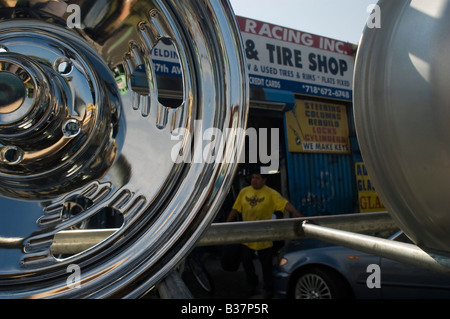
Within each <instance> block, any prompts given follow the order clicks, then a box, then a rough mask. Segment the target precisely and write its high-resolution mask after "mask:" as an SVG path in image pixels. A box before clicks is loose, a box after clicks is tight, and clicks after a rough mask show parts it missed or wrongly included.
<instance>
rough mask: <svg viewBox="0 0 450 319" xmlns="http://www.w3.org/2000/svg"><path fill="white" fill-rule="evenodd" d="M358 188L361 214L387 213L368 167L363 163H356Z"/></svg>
mask: <svg viewBox="0 0 450 319" xmlns="http://www.w3.org/2000/svg"><path fill="white" fill-rule="evenodd" d="M355 174H356V186H357V188H358V200H359V210H360V212H361V213H366V212H380V211H385V210H386V208H385V207H384V205H383V203H382V202H381V199H380V197H379V196H378V194H377V192H376V191H375V187H374V186H373V184H372V182H371V180H370V177H369V174H368V173H367V169H366V166H365V165H364V163H363V162H356V163H355Z"/></svg>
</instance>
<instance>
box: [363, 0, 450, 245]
mask: <svg viewBox="0 0 450 319" xmlns="http://www.w3.org/2000/svg"><path fill="white" fill-rule="evenodd" d="M378 6H379V8H380V9H381V12H380V14H379V15H378V18H380V19H381V20H380V22H381V24H380V28H377V27H366V29H365V30H364V33H363V35H362V38H361V42H360V45H359V49H358V54H357V59H356V68H355V77H354V108H355V122H356V127H357V134H358V139H359V143H360V147H361V152H362V154H363V157H364V161H365V163H366V166H367V169H368V171H369V174H370V176H371V179H372V180H373V181H374V184H375V186H376V190H377V192H378V193H379V194H380V196H381V198H382V200H383V202H384V203H385V205H386V207H387V208H388V210H389V212H390V214H391V215H392V216H393V218H394V219H395V220H396V222H397V223H398V225H399V226H400V227H401V228H402V229H403V230H404V231H405V233H406V234H407V235H408V236H409V237H411V239H413V241H414V242H415V243H417V244H418V245H419V246H422V247H426V248H429V249H433V250H438V251H443V252H449V251H450V248H449V247H450V245H449V244H450V213H449V210H448V207H449V204H450V202H449V198H450V197H449V196H448V189H450V178H449V176H450V165H449V163H450V148H449V147H448V141H449V140H450V129H449V125H448V124H449V123H448V119H449V118H450V105H449V101H450V90H448V88H447V85H448V83H449V80H450V60H449V59H450V57H449V55H448V52H449V51H448V46H449V43H450V38H449V37H450V32H449V31H450V19H449V18H450V3H449V1H446V0H436V1H424V0H412V1H406V0H405V1H384V0H383V1H379V2H378Z"/></svg>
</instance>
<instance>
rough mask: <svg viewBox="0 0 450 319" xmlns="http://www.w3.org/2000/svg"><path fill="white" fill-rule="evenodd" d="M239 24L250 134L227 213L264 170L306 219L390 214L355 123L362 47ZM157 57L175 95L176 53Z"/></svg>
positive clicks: (157, 52)
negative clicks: (253, 174) (256, 171)
mask: <svg viewBox="0 0 450 319" xmlns="http://www.w3.org/2000/svg"><path fill="white" fill-rule="evenodd" d="M237 21H238V24H239V27H240V30H241V34H242V38H243V43H244V49H245V53H246V56H247V67H248V73H249V84H250V109H249V118H248V125H247V127H248V131H249V134H248V136H247V143H246V149H245V161H244V162H242V163H241V164H240V166H239V169H238V172H237V176H236V178H235V182H234V183H233V187H232V190H231V192H230V194H229V198H228V201H227V202H226V203H225V205H224V212H225V213H227V212H228V208H229V206H230V205H231V203H232V202H233V200H234V198H235V197H236V196H237V193H238V191H239V189H240V188H241V187H243V186H245V185H246V184H247V183H248V174H249V172H250V170H251V167H252V166H256V165H257V166H260V167H262V168H263V169H264V168H265V173H267V174H268V185H269V186H271V187H273V188H275V189H277V190H278V191H279V192H280V193H282V195H283V196H285V197H286V198H288V199H289V200H290V201H291V202H292V203H293V204H294V205H295V206H296V208H297V209H298V210H299V211H301V212H302V214H303V215H304V216H320V215H335V214H347V213H357V212H367V211H380V210H384V207H383V205H382V203H381V202H380V200H379V198H378V196H377V195H376V192H375V190H374V189H373V187H372V185H371V183H370V178H369V177H368V175H367V172H366V170H365V167H364V163H363V160H362V157H361V154H360V152H359V146H358V141H357V138H356V132H355V127H354V123H353V109H352V98H353V96H352V86H353V68H354V63H355V50H356V46H355V45H353V44H350V43H345V42H342V41H338V40H335V39H330V38H326V37H321V36H318V35H314V34H310V33H306V32H302V31H298V30H292V29H289V28H285V27H282V26H278V25H272V24H269V23H265V22H261V21H257V20H253V19H248V18H244V17H237ZM153 55H154V57H153V60H154V63H155V66H156V73H157V76H159V77H160V83H162V84H164V83H165V82H167V83H168V81H166V80H167V79H170V85H168V86H167V88H173V79H176V78H179V77H180V72H181V70H180V67H179V65H178V60H177V55H176V51H175V50H174V48H173V47H171V46H170V45H169V44H167V43H166V44H164V43H161V45H160V46H159V45H158V47H157V48H155V49H154V52H153ZM177 85H178V86H179V85H180V83H178V84H177ZM161 87H162V89H161V91H160V96H166V97H168V98H169V99H171V100H172V102H173V101H175V103H176V99H177V94H178V96H179V95H180V94H179V91H180V90H181V88H179V89H178V90H176V91H178V93H177V92H173V90H170V89H165V88H164V85H162V86H161ZM252 132H256V137H255V136H252V134H250V133H252ZM255 145H257V147H256V150H257V151H256V152H257V156H256V157H255V156H254V155H255V154H251V153H252V152H253V153H254V152H255V147H254V146H255Z"/></svg>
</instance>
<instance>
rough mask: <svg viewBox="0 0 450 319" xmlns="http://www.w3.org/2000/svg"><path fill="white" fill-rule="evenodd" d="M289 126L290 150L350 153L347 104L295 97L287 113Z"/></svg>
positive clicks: (287, 124)
mask: <svg viewBox="0 0 450 319" xmlns="http://www.w3.org/2000/svg"><path fill="white" fill-rule="evenodd" d="M286 129H287V131H288V134H287V136H288V147H289V151H290V152H304V153H335V154H348V153H350V141H349V130H348V122H347V111H346V107H345V105H341V104H336V103H328V102H327V103H325V102H317V101H312V100H296V105H295V107H294V109H292V110H291V111H289V112H287V113H286Z"/></svg>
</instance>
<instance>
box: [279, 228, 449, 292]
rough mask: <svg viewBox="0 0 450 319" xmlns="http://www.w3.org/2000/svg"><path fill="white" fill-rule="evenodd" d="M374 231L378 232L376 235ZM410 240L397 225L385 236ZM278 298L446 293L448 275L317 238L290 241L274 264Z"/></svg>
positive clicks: (392, 238)
mask: <svg viewBox="0 0 450 319" xmlns="http://www.w3.org/2000/svg"><path fill="white" fill-rule="evenodd" d="M377 236H378V235H377ZM385 238H388V239H390V240H395V241H402V242H410V240H409V239H408V237H407V236H406V235H405V234H404V233H403V232H402V231H396V232H394V233H392V232H391V233H390V234H388V236H385ZM275 287H276V290H277V294H278V297H279V298H295V299H342V298H371V299H392V298H409V299H413V298H414V299H415V298H420V299H425V298H434V299H436V298H450V275H445V274H441V273H437V272H433V271H431V270H426V269H422V268H418V267H415V266H411V265H407V264H404V263H400V262H397V261H393V260H390V259H387V258H383V257H379V256H376V255H371V254H367V253H364V252H360V251H356V250H353V249H350V248H346V247H341V246H334V245H331V244H328V243H324V242H322V241H319V240H316V239H302V240H296V241H292V242H290V243H289V244H287V245H286V247H285V248H284V249H283V251H282V252H281V253H280V255H279V258H278V263H277V266H276V268H275Z"/></svg>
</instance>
